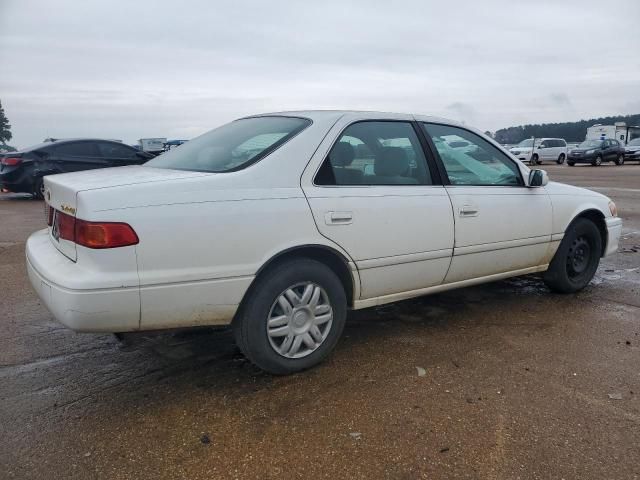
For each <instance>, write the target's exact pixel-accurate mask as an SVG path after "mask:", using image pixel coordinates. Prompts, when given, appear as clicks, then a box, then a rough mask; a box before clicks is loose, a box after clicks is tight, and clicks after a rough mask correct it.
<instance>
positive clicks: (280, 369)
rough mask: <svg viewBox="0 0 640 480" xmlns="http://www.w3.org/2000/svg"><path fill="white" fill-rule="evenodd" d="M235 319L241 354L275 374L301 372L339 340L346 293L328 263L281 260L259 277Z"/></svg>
mask: <svg viewBox="0 0 640 480" xmlns="http://www.w3.org/2000/svg"><path fill="white" fill-rule="evenodd" d="M249 295H250V296H249V298H248V299H247V301H246V303H245V304H244V305H243V306H242V307H241V311H240V312H239V315H238V317H237V318H236V319H235V320H234V323H233V331H234V336H235V339H236V343H237V344H238V346H239V347H240V350H242V353H244V355H245V356H246V357H247V358H248V359H249V360H250V361H251V362H252V363H253V364H255V365H256V366H258V367H259V368H261V369H263V370H265V371H267V372H269V373H273V374H276V375H285V374H290V373H295V372H299V371H301V370H305V369H307V368H310V367H313V366H314V365H316V364H318V363H320V362H321V361H322V360H324V359H325V358H326V357H327V356H328V355H329V353H330V352H331V351H332V350H333V348H334V347H335V345H336V344H337V343H338V340H339V338H340V336H341V335H342V331H343V329H344V324H345V321H346V317H347V298H346V294H345V291H344V288H343V286H342V283H341V282H340V279H339V278H338V277H337V275H336V274H335V273H334V272H333V270H331V269H330V268H329V267H327V266H326V265H324V264H323V263H320V262H317V261H315V260H311V259H295V260H291V261H288V262H286V263H283V264H280V265H278V266H276V267H275V268H273V269H270V270H268V271H267V272H265V273H264V274H263V275H262V276H261V277H260V278H258V280H257V282H256V284H255V285H254V286H253V287H252V289H251V292H250V293H249Z"/></svg>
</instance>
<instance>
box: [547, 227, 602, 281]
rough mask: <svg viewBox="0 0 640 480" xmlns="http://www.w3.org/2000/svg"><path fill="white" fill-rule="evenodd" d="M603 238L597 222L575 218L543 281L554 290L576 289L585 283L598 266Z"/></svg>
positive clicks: (589, 279)
mask: <svg viewBox="0 0 640 480" xmlns="http://www.w3.org/2000/svg"><path fill="white" fill-rule="evenodd" d="M601 253H602V238H601V236H600V231H599V230H598V227H596V226H595V224H594V223H593V222H592V221H591V220H589V219H586V218H578V219H577V220H575V221H574V222H573V223H572V224H571V225H570V226H569V228H568V229H567V231H566V232H565V235H564V238H563V239H562V242H561V243H560V246H559V247H558V251H557V252H556V254H555V256H554V257H553V260H552V261H551V264H550V265H549V269H548V270H547V271H546V272H545V274H544V277H543V278H544V283H545V284H546V285H547V286H548V287H549V288H550V289H551V290H553V291H554V292H559V293H574V292H577V291H579V290H582V289H583V288H584V287H586V286H587V285H588V284H589V282H590V281H591V279H592V278H593V276H594V275H595V273H596V270H597V269H598V264H599V263H600V254H601Z"/></svg>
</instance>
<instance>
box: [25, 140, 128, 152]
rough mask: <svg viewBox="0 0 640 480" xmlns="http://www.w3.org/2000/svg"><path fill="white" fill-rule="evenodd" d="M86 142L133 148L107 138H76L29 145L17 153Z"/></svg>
mask: <svg viewBox="0 0 640 480" xmlns="http://www.w3.org/2000/svg"><path fill="white" fill-rule="evenodd" d="M86 141H88V142H110V143H117V144H118V145H125V146H127V147H129V148H133V147H131V145H127V144H126V143H123V142H120V141H118V140H112V139H108V138H82V137H78V138H59V139H56V140H51V141H48V142H42V143H37V144H35V145H31V146H29V147H27V148H23V149H21V150H19V151H18V152H20V153H26V152H32V151H34V150H40V149H41V148H47V147H51V146H53V145H64V144H65V143H71V142H86ZM16 153H17V152H16Z"/></svg>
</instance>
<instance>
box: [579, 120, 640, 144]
mask: <svg viewBox="0 0 640 480" xmlns="http://www.w3.org/2000/svg"><path fill="white" fill-rule="evenodd" d="M638 137H640V127H635V126H628V125H627V124H626V123H625V122H616V123H614V124H613V125H601V124H599V123H598V124H596V125H593V126H592V127H588V128H587V136H586V138H585V140H604V139H605V138H609V139H615V140H618V141H619V142H620V144H621V145H626V144H627V142H629V141H630V140H633V139H634V138H638Z"/></svg>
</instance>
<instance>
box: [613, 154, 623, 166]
mask: <svg viewBox="0 0 640 480" xmlns="http://www.w3.org/2000/svg"><path fill="white" fill-rule="evenodd" d="M615 162H616V165H624V155H623V154H621V153H619V154H618V156H617V157H616V160H615Z"/></svg>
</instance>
